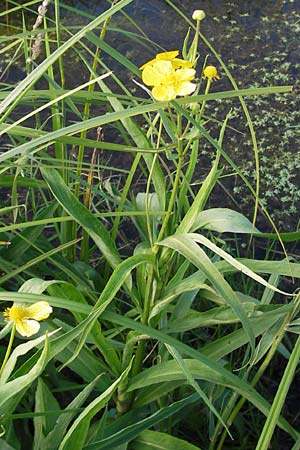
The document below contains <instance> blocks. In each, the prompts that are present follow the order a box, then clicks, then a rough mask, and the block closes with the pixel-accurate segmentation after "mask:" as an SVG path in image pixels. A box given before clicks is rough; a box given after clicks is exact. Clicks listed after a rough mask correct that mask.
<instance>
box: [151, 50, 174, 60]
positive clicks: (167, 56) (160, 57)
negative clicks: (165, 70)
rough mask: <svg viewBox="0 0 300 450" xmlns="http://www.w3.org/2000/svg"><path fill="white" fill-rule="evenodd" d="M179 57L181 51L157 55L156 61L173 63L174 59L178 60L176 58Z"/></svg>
mask: <svg viewBox="0 0 300 450" xmlns="http://www.w3.org/2000/svg"><path fill="white" fill-rule="evenodd" d="M178 55H179V50H171V51H170V52H162V53H157V55H156V59H158V60H164V61H171V60H172V59H174V58H176V56H178Z"/></svg>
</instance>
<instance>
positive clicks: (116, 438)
mask: <svg viewBox="0 0 300 450" xmlns="http://www.w3.org/2000/svg"><path fill="white" fill-rule="evenodd" d="M198 399H199V396H198V394H192V395H190V396H189V397H186V398H184V399H182V400H179V401H177V402H174V403H172V404H171V405H169V406H166V407H162V408H160V409H159V410H158V411H155V412H154V413H153V414H151V415H150V416H148V417H146V418H142V419H141V420H137V418H136V415H135V414H133V417H132V420H133V423H132V424H130V425H128V426H124V423H123V421H122V418H119V419H117V420H116V421H115V422H114V423H113V424H111V425H109V424H108V425H107V431H106V434H107V437H106V438H104V439H102V440H101V441H97V442H92V443H90V444H88V445H85V446H84V450H110V449H112V448H115V447H116V446H118V445H122V444H123V443H127V442H130V441H131V440H132V439H134V438H136V437H137V436H138V435H139V434H140V433H141V432H142V431H144V430H146V429H147V428H149V427H151V426H154V425H156V424H158V423H160V422H161V421H162V420H164V419H167V418H168V417H172V416H175V415H176V413H178V412H179V411H181V410H183V409H184V408H186V407H187V406H188V405H190V404H192V403H195V402H196V401H197V400H198ZM128 414H130V413H128ZM128 414H127V415H128ZM125 418H126V417H125Z"/></svg>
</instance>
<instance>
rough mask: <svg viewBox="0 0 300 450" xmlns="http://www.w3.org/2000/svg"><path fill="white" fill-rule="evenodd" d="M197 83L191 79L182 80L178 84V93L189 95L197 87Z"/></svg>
mask: <svg viewBox="0 0 300 450" xmlns="http://www.w3.org/2000/svg"><path fill="white" fill-rule="evenodd" d="M196 87H197V86H196V84H194V83H190V82H189V81H186V82H181V83H179V84H178V85H177V86H176V95H181V96H183V97H184V96H185V95H189V94H191V93H192V92H194V90H195V89H196Z"/></svg>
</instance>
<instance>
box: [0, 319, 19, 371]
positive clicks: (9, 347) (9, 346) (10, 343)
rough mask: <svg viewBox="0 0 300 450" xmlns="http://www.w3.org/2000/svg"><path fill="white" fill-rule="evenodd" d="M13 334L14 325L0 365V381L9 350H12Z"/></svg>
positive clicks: (14, 330)
mask: <svg viewBox="0 0 300 450" xmlns="http://www.w3.org/2000/svg"><path fill="white" fill-rule="evenodd" d="M15 334H16V325H15V323H14V324H13V326H12V329H11V332H10V338H9V343H8V346H7V349H6V353H5V356H4V359H3V362H2V365H1V369H0V379H1V377H2V373H3V370H4V368H5V366H6V363H7V360H8V358H9V355H10V353H11V349H12V345H13V342H14V337H15Z"/></svg>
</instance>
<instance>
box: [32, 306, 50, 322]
mask: <svg viewBox="0 0 300 450" xmlns="http://www.w3.org/2000/svg"><path fill="white" fill-rule="evenodd" d="M51 313H52V307H51V306H50V305H49V303H48V302H37V303H34V304H33V305H30V306H28V307H27V314H26V315H27V317H28V318H31V319H35V320H44V319H47V317H49V315H50V314H51Z"/></svg>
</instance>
